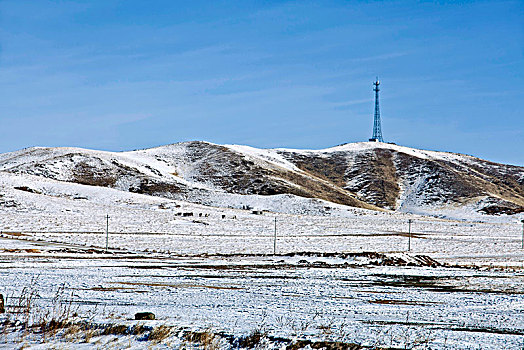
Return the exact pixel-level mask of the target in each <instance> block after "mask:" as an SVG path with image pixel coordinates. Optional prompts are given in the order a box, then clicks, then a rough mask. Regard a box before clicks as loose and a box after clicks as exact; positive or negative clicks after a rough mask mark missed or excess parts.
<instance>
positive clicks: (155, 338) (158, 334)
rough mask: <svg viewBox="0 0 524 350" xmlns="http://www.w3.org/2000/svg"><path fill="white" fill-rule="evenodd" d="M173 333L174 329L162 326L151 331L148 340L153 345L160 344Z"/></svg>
mask: <svg viewBox="0 0 524 350" xmlns="http://www.w3.org/2000/svg"><path fill="white" fill-rule="evenodd" d="M172 331H173V327H169V326H166V325H160V326H158V327H155V328H153V330H151V333H149V337H148V340H149V341H151V342H153V343H160V342H161V341H163V340H164V339H166V338H167V337H169V336H170V335H171V333H172Z"/></svg>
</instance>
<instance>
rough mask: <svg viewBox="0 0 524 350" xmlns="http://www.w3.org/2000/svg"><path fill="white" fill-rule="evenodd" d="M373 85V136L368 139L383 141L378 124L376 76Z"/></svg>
mask: <svg viewBox="0 0 524 350" xmlns="http://www.w3.org/2000/svg"><path fill="white" fill-rule="evenodd" d="M373 85H374V86H375V87H374V88H373V91H375V116H374V118H373V137H371V138H370V139H369V141H374V142H384V140H383V139H382V128H381V126H380V108H379V105H378V92H379V91H380V89H379V88H378V86H379V85H380V82H379V81H378V77H377V80H376V81H375V82H374V83H373Z"/></svg>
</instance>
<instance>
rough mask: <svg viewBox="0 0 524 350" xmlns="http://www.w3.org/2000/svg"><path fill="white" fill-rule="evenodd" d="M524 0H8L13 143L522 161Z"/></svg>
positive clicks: (5, 41) (1, 33)
mask: <svg viewBox="0 0 524 350" xmlns="http://www.w3.org/2000/svg"><path fill="white" fill-rule="evenodd" d="M523 4H524V3H523V2H522V1H478V2H477V1H466V2H458V1H453V2H452V1H449V2H446V1H441V2H439V3H438V4H435V3H431V2H424V3H420V2H409V1H398V2H358V1H290V2H287V1H162V0H156V1H132V0H126V1H116V0H99V1H97V0H89V1H46V0H39V1H25V0H13V1H9V0H3V1H0V45H1V47H0V49H1V51H0V89H1V90H0V152H7V151H13V150H17V149H20V148H24V147H30V146H79V147H87V148H95V149H104V150H115V151H116V150H130V149H138V148H146V147H152V146H157V145H162V144H168V143H174V142H179V141H186V140H206V141H210V142H216V143H239V144H248V145H252V146H256V147H293V148H324V147H330V146H333V145H337V144H341V143H345V142H356V141H365V140H367V139H368V138H369V137H371V133H372V123H373V120H372V118H373V107H374V105H373V91H372V82H373V80H374V78H375V76H377V75H378V76H379V78H380V80H381V114H382V127H383V129H382V132H383V135H384V139H385V141H391V142H396V143H397V144H401V145H405V146H411V147H417V148H423V149H432V150H443V151H452V152H460V153H466V154H471V155H475V156H478V157H481V158H486V159H489V160H493V161H498V162H507V163H512V164H516V165H524V121H523V116H524V113H523V112H522V111H523V108H522V105H523V104H524V87H523V83H524V79H523V78H524V74H523V73H524V11H523V10H524V5H523Z"/></svg>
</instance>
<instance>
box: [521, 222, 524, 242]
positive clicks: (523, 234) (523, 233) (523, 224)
mask: <svg viewBox="0 0 524 350" xmlns="http://www.w3.org/2000/svg"><path fill="white" fill-rule="evenodd" d="M520 222H522V249H524V220H520Z"/></svg>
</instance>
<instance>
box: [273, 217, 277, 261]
mask: <svg viewBox="0 0 524 350" xmlns="http://www.w3.org/2000/svg"><path fill="white" fill-rule="evenodd" d="M273 255H277V217H276V216H275V236H274V237H273Z"/></svg>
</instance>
